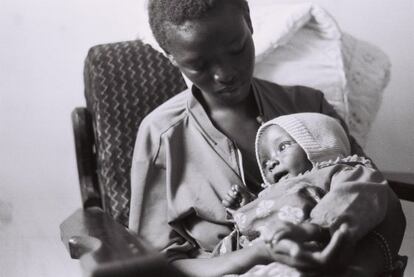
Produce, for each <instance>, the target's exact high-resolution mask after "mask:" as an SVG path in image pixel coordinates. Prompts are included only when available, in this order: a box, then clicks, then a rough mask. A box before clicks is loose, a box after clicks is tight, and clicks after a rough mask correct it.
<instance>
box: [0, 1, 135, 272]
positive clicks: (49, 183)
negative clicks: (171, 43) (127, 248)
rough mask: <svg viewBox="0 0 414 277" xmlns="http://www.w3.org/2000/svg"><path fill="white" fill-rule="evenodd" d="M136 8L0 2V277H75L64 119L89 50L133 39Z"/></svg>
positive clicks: (73, 204) (73, 184)
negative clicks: (69, 244)
mask: <svg viewBox="0 0 414 277" xmlns="http://www.w3.org/2000/svg"><path fill="white" fill-rule="evenodd" d="M140 10H141V7H140V4H139V1H135V0H128V1H126V0H124V1H116V0H71V1H66V0H39V1H24V0H2V1H1V2H0V40H1V41H0V165H1V166H0V249H1V250H0V276H42V277H43V276H44V277H46V276H79V274H80V268H79V265H78V262H77V261H71V260H70V258H69V256H68V254H67V253H66V251H65V249H64V247H63V244H62V243H60V237H59V224H60V222H61V221H62V220H63V219H64V218H66V217H67V216H68V215H69V214H70V213H72V212H73V211H74V210H75V209H76V208H79V207H80V203H81V202H80V193H79V189H78V179H77V170H76V163H75V156H74V145H73V135H72V129H71V122H70V113H71V111H72V109H73V108H74V107H76V106H81V105H84V98H83V79H82V70H83V60H84V58H85V56H86V53H87V50H88V49H89V47H91V46H92V45H94V44H98V43H106V42H113V41H120V40H130V39H133V38H134V37H135V36H136V34H137V29H138V28H139V20H140V17H139V16H138V14H139V13H138V11H140Z"/></svg>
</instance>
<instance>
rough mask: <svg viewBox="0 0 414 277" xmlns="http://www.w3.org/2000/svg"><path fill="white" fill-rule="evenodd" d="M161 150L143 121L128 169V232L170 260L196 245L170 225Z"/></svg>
mask: <svg viewBox="0 0 414 277" xmlns="http://www.w3.org/2000/svg"><path fill="white" fill-rule="evenodd" d="M160 148H161V136H160V135H159V134H158V133H157V132H156V131H154V130H152V129H151V124H148V123H147V122H146V121H145V119H144V121H143V122H142V123H141V126H140V128H139V131H138V135H137V139H136V142H135V148H134V154H133V159H132V166H131V204H130V215H129V229H130V230H131V231H132V232H134V233H135V234H137V235H138V236H140V237H141V238H143V239H144V240H145V241H147V242H148V243H149V244H150V245H151V246H152V247H154V248H155V249H156V250H158V251H162V252H164V253H165V254H166V256H167V258H168V259H169V260H170V261H173V260H176V259H181V258H186V257H188V255H189V253H190V252H191V251H193V250H194V248H195V245H194V243H191V242H190V241H188V240H186V239H185V238H184V237H183V236H181V235H180V234H179V232H177V231H176V230H175V229H174V228H172V226H171V225H170V224H169V220H168V215H169V207H168V199H167V189H166V169H165V166H164V165H163V161H162V157H160V155H159V152H160Z"/></svg>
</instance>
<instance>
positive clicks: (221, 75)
mask: <svg viewBox="0 0 414 277" xmlns="http://www.w3.org/2000/svg"><path fill="white" fill-rule="evenodd" d="M213 76H214V80H215V81H216V82H217V83H220V84H222V85H225V86H231V85H233V84H235V83H236V73H235V72H234V71H233V70H231V69H230V68H218V69H216V71H215V72H214V75H213Z"/></svg>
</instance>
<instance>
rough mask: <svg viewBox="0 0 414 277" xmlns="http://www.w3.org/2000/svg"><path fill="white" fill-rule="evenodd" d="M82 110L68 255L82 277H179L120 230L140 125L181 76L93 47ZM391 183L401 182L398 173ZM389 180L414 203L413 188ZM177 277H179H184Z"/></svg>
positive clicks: (139, 53)
mask: <svg viewBox="0 0 414 277" xmlns="http://www.w3.org/2000/svg"><path fill="white" fill-rule="evenodd" d="M84 74H85V75H84V79H85V97H86V107H82V108H76V109H75V110H74V111H73V113H72V122H73V128H74V134H75V146H76V156H77V166H78V173H79V181H80V189H81V198H82V208H80V209H79V210H77V211H75V212H74V213H73V214H72V215H71V216H70V217H69V218H68V219H66V220H65V221H64V222H63V223H62V224H61V226H60V230H61V238H62V241H63V243H64V244H65V246H66V248H67V249H68V251H69V253H70V256H71V257H72V258H74V259H80V262H81V266H82V269H83V272H84V276H114V275H116V276H132V275H135V276H137V275H139V276H167V275H168V276H180V275H181V274H180V272H178V271H176V270H175V269H174V268H172V267H170V266H168V265H167V263H166V262H165V261H164V259H163V257H162V256H161V255H160V254H158V253H157V252H155V251H153V250H151V247H149V246H148V245H146V243H145V242H144V241H143V240H141V239H140V238H137V237H136V236H132V235H131V234H130V233H129V231H128V230H127V229H126V228H125V227H126V225H127V223H128V216H129V199H130V179H129V175H130V172H129V171H130V166H131V160H132V154H133V148H134V143H135V136H136V133H137V130H138V126H139V124H140V122H141V120H142V119H143V118H144V117H145V115H146V114H148V113H149V112H150V111H151V110H153V109H154V108H155V107H157V106H158V105H160V104H161V103H163V102H164V101H165V100H167V99H168V98H170V97H171V96H173V95H175V94H176V93H178V92H180V91H182V90H184V89H185V87H186V85H185V82H184V80H183V78H182V76H181V74H180V72H179V71H178V70H177V69H176V68H175V67H173V66H172V65H171V64H170V63H169V62H168V60H167V59H166V58H165V57H164V56H163V55H162V54H160V53H159V52H157V51H155V50H154V49H153V48H152V47H151V46H149V45H146V44H143V43H142V42H141V41H128V42H120V43H113V44H105V45H98V46H95V47H93V48H91V50H90V51H89V53H88V56H87V58H86V62H85V70H84ZM392 177H397V178H398V177H401V176H399V175H398V174H394V175H392ZM403 177H404V178H406V182H396V181H390V185H391V186H392V188H393V189H394V191H395V192H396V193H397V195H398V196H399V197H400V198H401V199H405V200H409V201H414V185H410V184H408V181H410V182H411V181H413V182H414V177H413V176H411V175H405V176H403ZM181 276H182V275H181Z"/></svg>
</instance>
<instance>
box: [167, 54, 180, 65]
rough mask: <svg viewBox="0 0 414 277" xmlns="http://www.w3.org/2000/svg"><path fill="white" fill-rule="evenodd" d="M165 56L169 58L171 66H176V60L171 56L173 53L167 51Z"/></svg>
mask: <svg viewBox="0 0 414 277" xmlns="http://www.w3.org/2000/svg"><path fill="white" fill-rule="evenodd" d="M167 58H168V59H169V60H170V62H171V63H172V64H173V66H175V67H178V64H177V61H176V60H175V58H174V57H173V55H171V54H168V53H167Z"/></svg>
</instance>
